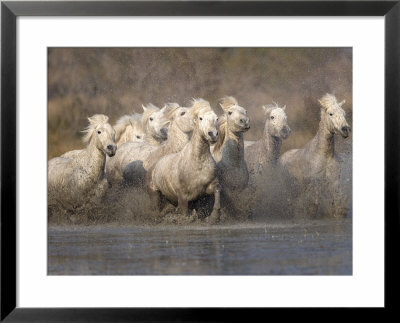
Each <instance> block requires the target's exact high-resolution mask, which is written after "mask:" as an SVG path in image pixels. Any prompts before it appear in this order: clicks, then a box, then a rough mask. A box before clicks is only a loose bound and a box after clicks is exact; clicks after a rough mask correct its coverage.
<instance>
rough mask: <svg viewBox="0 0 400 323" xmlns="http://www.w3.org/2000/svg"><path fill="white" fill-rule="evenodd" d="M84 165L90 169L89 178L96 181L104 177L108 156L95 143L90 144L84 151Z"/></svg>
mask: <svg viewBox="0 0 400 323" xmlns="http://www.w3.org/2000/svg"><path fill="white" fill-rule="evenodd" d="M82 163H83V166H84V167H86V168H87V169H88V174H89V176H90V177H91V178H93V179H94V180H98V179H100V178H102V177H104V167H105V164H106V154H105V153H104V152H102V151H101V150H100V149H98V148H97V147H96V145H95V144H94V143H93V142H90V143H89V145H88V146H87V147H86V149H85V150H84V154H83V158H82Z"/></svg>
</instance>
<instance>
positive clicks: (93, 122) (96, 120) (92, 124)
mask: <svg viewBox="0 0 400 323" xmlns="http://www.w3.org/2000/svg"><path fill="white" fill-rule="evenodd" d="M88 120H89V125H88V126H87V127H86V128H85V129H84V130H83V131H82V132H83V133H85V135H84V136H83V138H82V140H83V142H84V143H88V142H90V139H91V138H92V136H93V133H94V131H95V130H96V128H97V127H98V126H101V125H103V124H106V123H108V117H107V116H106V115H104V114H95V115H94V116H92V117H90V118H88Z"/></svg>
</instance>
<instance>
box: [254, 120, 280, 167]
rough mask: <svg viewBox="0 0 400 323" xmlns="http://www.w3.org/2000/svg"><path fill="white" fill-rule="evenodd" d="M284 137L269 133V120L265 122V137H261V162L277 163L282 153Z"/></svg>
mask: <svg viewBox="0 0 400 323" xmlns="http://www.w3.org/2000/svg"><path fill="white" fill-rule="evenodd" d="M281 146H282V139H281V138H279V137H275V136H272V135H271V134H270V133H269V122H266V123H265V127H264V134H263V138H262V139H261V145H260V151H259V162H260V163H261V164H264V163H269V162H273V163H276V162H277V160H278V158H279V155H280V153H281Z"/></svg>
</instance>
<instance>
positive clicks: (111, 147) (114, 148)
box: [106, 144, 117, 157]
mask: <svg viewBox="0 0 400 323" xmlns="http://www.w3.org/2000/svg"><path fill="white" fill-rule="evenodd" d="M116 152H117V145H115V144H112V145H108V146H107V149H106V153H107V155H108V156H109V157H112V156H114V155H115V153H116Z"/></svg>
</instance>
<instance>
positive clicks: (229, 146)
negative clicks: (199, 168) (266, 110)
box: [212, 97, 250, 217]
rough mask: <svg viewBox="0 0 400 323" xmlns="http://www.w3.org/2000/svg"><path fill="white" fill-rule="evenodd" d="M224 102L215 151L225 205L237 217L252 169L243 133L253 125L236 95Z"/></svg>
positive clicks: (223, 203)
mask: <svg viewBox="0 0 400 323" xmlns="http://www.w3.org/2000/svg"><path fill="white" fill-rule="evenodd" d="M220 106H221V107H222V109H223V110H224V115H223V116H222V117H220V118H219V122H218V125H219V137H218V141H217V143H216V144H215V145H214V147H213V151H212V155H213V157H214V159H215V161H216V163H217V171H218V180H219V183H220V185H221V205H222V206H223V207H224V208H227V209H228V210H229V212H230V213H232V214H233V215H234V216H235V217H239V216H240V214H239V213H240V210H241V209H243V205H242V204H244V203H243V202H244V201H242V200H241V198H240V193H241V192H242V191H243V189H245V188H246V187H247V184H248V180H249V173H248V171H247V166H246V162H245V159H244V147H243V133H244V132H246V131H247V130H249V129H250V119H249V117H248V116H247V111H246V110H245V109H244V108H242V107H241V106H239V104H238V102H237V100H236V99H235V98H234V97H225V98H223V99H222V100H221V103H220Z"/></svg>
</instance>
